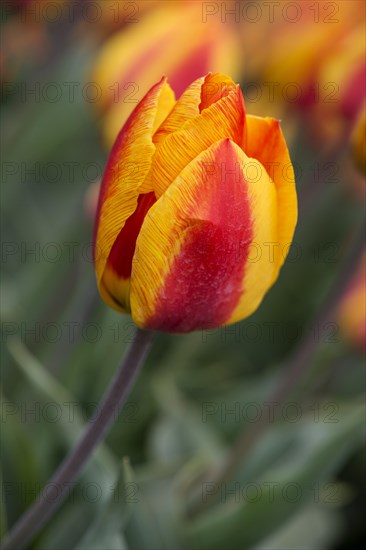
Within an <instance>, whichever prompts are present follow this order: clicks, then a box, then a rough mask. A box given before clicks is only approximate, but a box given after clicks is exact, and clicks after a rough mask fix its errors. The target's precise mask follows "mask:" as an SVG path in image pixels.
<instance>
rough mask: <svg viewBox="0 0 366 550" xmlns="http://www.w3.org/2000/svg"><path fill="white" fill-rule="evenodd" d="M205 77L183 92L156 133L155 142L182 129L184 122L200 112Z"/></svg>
mask: <svg viewBox="0 0 366 550" xmlns="http://www.w3.org/2000/svg"><path fill="white" fill-rule="evenodd" d="M204 81H205V78H204V77H202V78H198V79H197V80H195V81H194V82H193V83H192V84H191V85H190V86H188V88H187V89H186V90H185V92H183V94H182V95H181V96H180V98H179V99H178V100H177V102H176V104H175V105H174V107H173V109H172V111H171V112H170V113H169V116H168V117H167V118H166V119H165V121H164V122H163V124H162V125H161V126H160V127H159V130H158V131H157V132H156V133H155V135H154V143H160V142H161V141H162V140H163V139H165V138H166V136H167V135H168V134H172V133H173V132H176V131H177V130H181V128H182V126H183V124H184V123H185V122H186V121H187V120H190V119H192V118H195V117H196V116H197V115H199V113H200V109H199V105H200V102H201V89H202V85H203V83H204Z"/></svg>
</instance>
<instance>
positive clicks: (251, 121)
mask: <svg viewBox="0 0 366 550" xmlns="http://www.w3.org/2000/svg"><path fill="white" fill-rule="evenodd" d="M243 149H244V151H245V153H246V154H247V155H248V156H249V157H253V158H255V159H257V160H259V162H260V163H261V164H262V165H263V166H264V167H265V169H266V170H267V172H268V174H269V176H270V177H271V179H272V180H273V182H274V184H275V187H276V191H277V217H278V240H277V243H276V246H275V248H274V254H275V258H276V269H275V271H274V274H273V282H274V281H275V280H276V278H277V276H278V273H279V270H280V268H281V266H282V264H283V263H284V261H285V259H286V256H287V252H288V249H289V246H290V244H291V242H292V238H293V234H294V231H295V227H296V222H297V196H296V187H295V175H294V170H293V166H292V163H291V159H290V155H289V152H288V149H287V145H286V142H285V138H284V136H283V134H282V131H281V128H280V123H279V121H278V120H275V119H274V118H269V117H267V118H261V117H257V116H252V115H247V116H246V125H245V131H244V143H243Z"/></svg>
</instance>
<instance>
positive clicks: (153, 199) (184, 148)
mask: <svg viewBox="0 0 366 550" xmlns="http://www.w3.org/2000/svg"><path fill="white" fill-rule="evenodd" d="M296 219H297V198H296V190H295V182H294V174H293V169H292V165H291V161H290V157H289V153H288V150H287V146H286V143H285V140H284V137H283V134H282V132H281V129H280V125H279V122H278V121H277V120H275V119H272V118H259V117H254V116H250V115H246V113H245V107H244V100H243V96H242V92H241V90H240V87H239V86H237V85H235V84H234V82H233V81H232V80H231V79H230V78H228V77H226V76H224V75H221V74H209V75H207V76H206V77H202V78H199V79H198V80H196V81H195V82H193V84H191V85H190V86H189V87H188V88H187V89H186V90H185V92H184V93H183V94H182V96H181V97H180V98H179V99H178V100H177V101H176V100H175V98H174V93H173V91H172V89H171V88H170V86H169V84H168V82H167V79H166V78H165V77H164V78H162V79H161V80H160V82H158V83H157V84H155V85H154V86H153V87H152V88H151V89H150V91H149V92H148V93H147V94H146V95H145V97H144V98H143V99H142V100H141V101H140V103H139V104H138V106H137V107H136V109H135V110H134V112H133V113H132V115H131V116H130V117H129V119H128V121H127V123H126V124H125V126H124V127H123V128H122V130H121V131H120V133H119V135H118V137H117V140H116V142H115V144H114V147H113V149H112V152H111V154H110V157H109V160H108V164H107V167H106V170H105V174H104V179H103V183H102V187H101V192H100V196H99V205H98V212H97V221H96V228H95V269H96V276H97V282H98V287H99V290H100V293H101V295H102V297H103V298H104V300H105V301H106V302H107V304H109V305H110V306H111V307H113V308H114V309H116V310H118V311H121V312H125V313H131V314H132V318H133V320H134V321H135V323H136V324H137V325H138V326H139V327H143V328H148V329H155V330H161V331H168V332H188V331H192V330H197V329H202V328H213V327H218V326H221V325H226V324H230V323H234V322H236V321H239V320H240V319H243V318H244V317H247V316H248V315H250V314H251V313H253V311H254V310H255V309H256V308H257V307H258V305H259V304H260V302H261V301H262V299H263V297H264V295H265V293H266V292H267V290H268V289H269V288H270V286H271V285H272V284H273V283H274V281H275V280H276V278H277V276H278V273H279V270H280V267H281V265H282V264H283V262H284V260H285V257H286V254H287V251H288V247H289V245H290V243H291V241H292V237H293V233H294V229H295V225H296Z"/></svg>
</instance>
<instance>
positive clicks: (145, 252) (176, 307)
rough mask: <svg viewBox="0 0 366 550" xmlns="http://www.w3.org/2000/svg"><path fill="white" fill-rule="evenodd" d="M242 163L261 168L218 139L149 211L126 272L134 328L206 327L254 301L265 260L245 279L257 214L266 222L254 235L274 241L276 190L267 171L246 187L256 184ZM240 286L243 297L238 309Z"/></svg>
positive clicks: (267, 275) (266, 277) (266, 276)
mask: <svg viewBox="0 0 366 550" xmlns="http://www.w3.org/2000/svg"><path fill="white" fill-rule="evenodd" d="M248 161H250V162H252V164H254V166H259V167H260V165H259V163H258V162H257V161H252V159H248V158H247V157H246V155H245V154H244V153H243V151H242V150H241V149H240V148H239V147H238V146H237V145H236V144H235V143H233V142H232V141H230V140H229V139H224V140H220V141H219V142H217V143H215V144H213V145H212V146H211V147H210V148H208V149H207V150H206V151H204V152H203V153H201V154H199V155H198V156H197V158H195V159H194V160H193V161H192V162H191V163H190V164H189V165H188V166H187V167H185V169H184V170H183V171H182V172H181V174H179V176H178V177H177V178H176V180H175V181H174V182H173V183H172V185H170V187H169V188H168V190H167V191H166V192H165V193H164V195H163V196H162V197H161V198H160V199H159V200H158V201H157V202H156V203H155V204H154V205H153V206H152V208H151V209H150V210H149V212H148V214H147V216H146V217H145V220H144V222H143V225H142V228H141V231H140V234H139V237H138V239H137V244H136V250H135V256H134V260H135V261H134V263H133V269H132V277H131V310H132V316H133V319H134V321H135V323H136V324H137V325H138V326H141V327H145V328H151V329H156V330H164V331H169V332H188V331H191V330H197V329H201V328H211V327H216V326H220V325H223V324H226V323H228V322H233V316H234V315H237V312H238V311H239V310H240V312H242V311H250V312H251V311H252V309H253V307H256V306H257V305H258V302H259V300H260V299H261V298H262V297H263V294H264V292H265V291H266V289H267V288H268V286H269V283H270V281H271V276H272V272H271V265H267V267H268V272H267V271H266V270H262V271H263V272H262V273H261V270H260V269H257V270H256V275H257V277H256V280H255V281H254V280H253V277H249V279H247V270H248V258H249V256H248V255H249V252H250V246H251V244H252V243H253V239H254V238H255V237H256V235H255V231H256V227H255V224H254V222H255V216H256V215H257V214H258V212H260V216H261V220H262V221H263V222H264V226H265V227H266V229H265V230H264V229H263V231H262V233H261V235H259V237H260V238H264V239H271V238H272V239H273V227H274V226H275V223H276V220H275V219H274V221H273V217H274V218H275V216H273V209H275V192H274V187H273V183H272V182H270V180H269V178H268V177H266V179H267V185H266V186H265V187H264V188H263V189H262V190H261V191H260V190H258V191H257V192H254V191H253V190H254V188H257V189H258V185H257V183H258V182H257V181H256V182H255V184H253V183H252V182H248V179H247V178H246V176H245V165H246V164H247V163H248ZM263 172H264V171H263V170H262V171H261V173H262V175H263ZM260 184H261V182H260ZM258 201H259V203H260V205H258V204H256V203H258ZM257 237H258V235H257ZM249 268H250V266H249ZM272 268H273V266H272ZM246 281H248V284H249V285H250V288H249V287H248V289H247V288H246V284H247V283H246ZM246 292H248V294H247V301H248V300H249V302H250V303H249V304H246V305H245V307H244V306H243V300H244V299H245V298H244V296H245V294H246ZM234 320H236V319H234Z"/></svg>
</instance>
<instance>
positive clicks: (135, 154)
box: [95, 78, 174, 311]
mask: <svg viewBox="0 0 366 550" xmlns="http://www.w3.org/2000/svg"><path fill="white" fill-rule="evenodd" d="M173 105H174V94H173V92H172V91H171V89H170V87H169V85H168V84H167V83H166V79H165V78H162V79H161V81H160V82H158V83H157V84H155V85H154V86H153V87H152V88H151V90H150V91H149V92H148V93H147V94H146V96H145V97H144V98H143V99H142V100H141V102H140V103H139V104H138V106H137V107H136V109H135V111H134V112H133V113H132V115H131V116H130V118H129V119H128V121H127V123H126V124H125V126H124V127H123V129H122V130H121V132H120V134H119V136H118V138H117V140H116V142H115V144H114V147H113V149H112V152H111V154H110V157H109V159H108V163H107V167H106V170H105V174H104V178H103V183H102V188H101V192H100V196H99V204H98V212H97V218H96V227H95V270H96V276H97V281H98V285H99V286H100V290H101V293H102V295H103V298H104V299H105V300H106V301H107V302H108V303H109V305H111V306H112V307H114V308H116V309H119V310H121V311H128V309H129V305H128V293H127V294H126V293H124V294H126V300H124V301H123V304H119V302H120V299H121V296H118V297H114V296H113V295H112V294H111V293H110V288H111V287H110V282H111V281H110V278H111V273H110V272H111V270H112V272H113V273H114V274H115V275H116V276H118V273H117V272H116V271H115V269H114V267H113V265H111V264H110V263H108V268H109V274H106V280H104V281H103V284H101V282H102V278H103V275H104V272H105V269H106V266H107V262H108V259H109V257H110V254H111V251H112V248H113V246H114V243H115V242H116V240H117V239H118V254H119V255H120V256H121V257H123V255H124V249H126V250H127V251H128V248H129V247H130V246H131V244H129V243H127V242H126V243H125V246H123V238H122V237H123V233H122V237H120V238H118V237H119V235H120V234H121V231H122V229H123V227H124V225H125V223H126V221H127V220H128V219H129V218H130V217H131V216H132V215H133V213H134V212H135V210H136V208H137V205H138V197H139V194H140V193H141V190H140V188H141V185H142V183H143V182H144V180H145V178H146V176H147V174H148V172H149V170H150V167H151V161H152V157H153V155H154V152H155V145H154V144H153V142H152V136H153V132H154V130H155V129H156V127H157V124H159V123H161V122H162V121H163V120H164V118H165V117H166V116H167V114H168V113H169V112H170V110H171V109H172V107H173ZM115 264H116V262H114V266H115ZM112 275H113V274H112ZM118 278H121V277H118ZM107 279H108V280H107ZM122 279H123V280H124V281H121V288H122V286H123V283H124V282H126V278H125V277H122ZM127 282H128V280H127ZM114 284H115V285H117V284H118V281H114ZM112 286H113V285H112ZM124 286H126V288H127V289H128V284H127V285H124ZM108 295H109V298H110V299H108ZM116 298H117V301H116Z"/></svg>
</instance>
